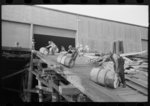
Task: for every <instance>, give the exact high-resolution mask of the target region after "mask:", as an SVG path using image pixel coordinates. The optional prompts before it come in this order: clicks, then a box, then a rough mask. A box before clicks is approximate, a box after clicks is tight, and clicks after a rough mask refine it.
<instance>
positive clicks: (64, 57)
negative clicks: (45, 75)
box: [60, 55, 67, 64]
mask: <svg viewBox="0 0 150 106" xmlns="http://www.w3.org/2000/svg"><path fill="white" fill-rule="evenodd" d="M66 58H67V55H65V56H63V57H62V59H61V62H60V63H61V64H64V63H65V59H66Z"/></svg>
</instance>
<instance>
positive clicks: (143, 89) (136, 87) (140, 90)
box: [126, 81, 148, 95]
mask: <svg viewBox="0 0 150 106" xmlns="http://www.w3.org/2000/svg"><path fill="white" fill-rule="evenodd" d="M126 84H127V85H128V86H130V87H132V88H133V89H136V90H137V91H139V92H141V93H143V94H145V95H148V89H145V88H144V87H140V86H139V85H137V84H135V83H133V82H131V81H130V82H129V81H127V82H126Z"/></svg>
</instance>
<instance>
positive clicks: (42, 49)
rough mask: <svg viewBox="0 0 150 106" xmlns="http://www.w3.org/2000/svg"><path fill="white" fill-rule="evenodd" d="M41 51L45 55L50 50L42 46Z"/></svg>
mask: <svg viewBox="0 0 150 106" xmlns="http://www.w3.org/2000/svg"><path fill="white" fill-rule="evenodd" d="M39 51H40V52H41V53H43V54H44V55H47V54H48V50H47V49H46V48H45V47H41V48H40V50H39Z"/></svg>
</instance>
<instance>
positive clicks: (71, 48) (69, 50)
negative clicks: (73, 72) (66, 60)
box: [68, 45, 74, 54]
mask: <svg viewBox="0 0 150 106" xmlns="http://www.w3.org/2000/svg"><path fill="white" fill-rule="evenodd" d="M73 52H74V48H73V47H72V45H69V46H68V53H71V54H72V53H73Z"/></svg>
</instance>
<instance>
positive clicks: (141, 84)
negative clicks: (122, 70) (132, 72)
mask: <svg viewBox="0 0 150 106" xmlns="http://www.w3.org/2000/svg"><path fill="white" fill-rule="evenodd" d="M125 78H126V79H128V80H130V81H132V82H134V83H136V84H138V85H140V86H142V87H144V88H148V85H147V84H146V83H143V82H140V80H137V79H133V78H130V77H128V76H125Z"/></svg>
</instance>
